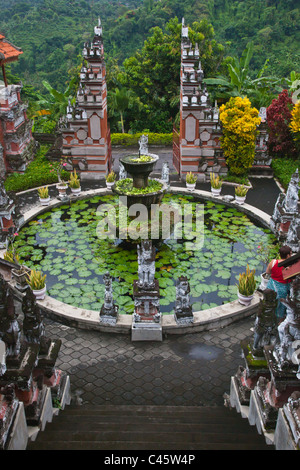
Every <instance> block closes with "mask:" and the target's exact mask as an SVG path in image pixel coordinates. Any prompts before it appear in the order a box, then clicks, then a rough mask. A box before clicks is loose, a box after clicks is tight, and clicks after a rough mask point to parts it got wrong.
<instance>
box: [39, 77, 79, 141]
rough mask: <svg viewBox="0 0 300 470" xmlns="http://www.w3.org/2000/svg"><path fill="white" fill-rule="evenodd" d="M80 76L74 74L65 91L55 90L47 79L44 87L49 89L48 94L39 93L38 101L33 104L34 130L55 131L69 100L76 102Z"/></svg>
mask: <svg viewBox="0 0 300 470" xmlns="http://www.w3.org/2000/svg"><path fill="white" fill-rule="evenodd" d="M77 81H78V77H77V76H74V77H73V78H72V79H71V81H70V83H69V85H68V86H67V88H66V89H65V91H64V93H61V92H60V91H57V90H55V88H53V87H52V86H51V85H50V84H49V83H48V82H47V81H46V80H43V85H44V87H45V88H46V89H47V90H48V92H49V94H48V96H42V95H41V94H38V97H39V99H38V101H36V102H35V103H34V104H33V105H32V109H31V116H30V117H31V118H32V119H33V131H42V132H53V131H54V129H55V128H56V126H57V123H58V120H59V118H60V117H61V116H64V115H65V114H66V110H67V106H68V102H69V100H70V101H71V102H73V103H74V101H75V98H74V97H73V94H74V93H75V84H76V83H77Z"/></svg>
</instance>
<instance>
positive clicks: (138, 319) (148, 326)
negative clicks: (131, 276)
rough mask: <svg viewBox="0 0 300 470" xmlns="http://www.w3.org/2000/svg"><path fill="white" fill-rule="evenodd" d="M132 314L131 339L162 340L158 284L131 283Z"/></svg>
mask: <svg viewBox="0 0 300 470" xmlns="http://www.w3.org/2000/svg"><path fill="white" fill-rule="evenodd" d="M133 296H134V304H135V306H134V314H133V318H132V327H131V340H132V341H162V339H163V337H162V322H161V314H160V312H159V285H158V281H157V280H154V282H153V284H150V285H148V286H144V285H143V286H141V285H140V284H139V281H134V283H133Z"/></svg>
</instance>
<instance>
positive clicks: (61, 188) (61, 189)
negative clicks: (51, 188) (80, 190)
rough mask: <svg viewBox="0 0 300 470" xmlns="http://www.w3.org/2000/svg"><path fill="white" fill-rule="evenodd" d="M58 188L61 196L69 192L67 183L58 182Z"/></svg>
mask: <svg viewBox="0 0 300 470" xmlns="http://www.w3.org/2000/svg"><path fill="white" fill-rule="evenodd" d="M56 187H57V189H58V192H59V195H60V196H65V194H66V192H67V189H68V185H67V184H61V183H60V184H58V185H57V186H56Z"/></svg>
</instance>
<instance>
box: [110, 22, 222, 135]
mask: <svg viewBox="0 0 300 470" xmlns="http://www.w3.org/2000/svg"><path fill="white" fill-rule="evenodd" d="M181 28H182V25H181V22H178V18H177V17H175V18H173V19H172V20H170V21H169V22H168V23H167V25H166V28H165V31H163V30H162V29H161V28H159V27H155V28H152V29H151V35H150V36H149V37H148V39H147V40H146V41H145V43H144V46H143V48H142V49H141V50H139V51H137V52H136V53H135V55H134V56H132V57H130V58H128V59H126V60H125V61H124V63H123V66H124V71H123V73H121V74H120V75H119V80H120V82H121V84H122V85H123V86H124V87H126V88H130V89H132V90H133V91H134V93H135V94H136V95H137V96H138V97H139V98H140V101H141V102H142V103H144V107H143V108H142V109H141V112H140V114H139V116H135V117H134V120H133V122H131V127H132V128H133V127H135V129H136V130H140V131H143V129H145V128H147V129H149V130H151V131H153V132H171V131H172V127H173V121H174V118H175V116H176V115H177V113H178V109H179V106H178V101H176V99H175V97H176V96H179V93H180V91H179V85H180V62H181V50H180V45H181ZM189 35H190V38H191V40H192V42H193V43H194V44H195V43H196V42H197V43H198V45H199V49H200V50H201V56H202V57H201V62H202V67H203V69H204V70H205V72H206V73H215V72H216V71H217V69H218V68H219V67H220V66H221V63H222V59H223V56H224V47H223V46H222V45H220V44H218V43H217V42H216V41H215V39H214V30H213V28H212V26H211V25H210V24H209V23H208V22H207V21H206V20H202V21H200V22H195V23H193V24H192V28H189ZM138 127H139V129H138Z"/></svg>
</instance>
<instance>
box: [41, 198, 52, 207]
mask: <svg viewBox="0 0 300 470" xmlns="http://www.w3.org/2000/svg"><path fill="white" fill-rule="evenodd" d="M49 202H50V196H49V197H47V198H42V197H40V204H41V205H42V206H48V205H49Z"/></svg>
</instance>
